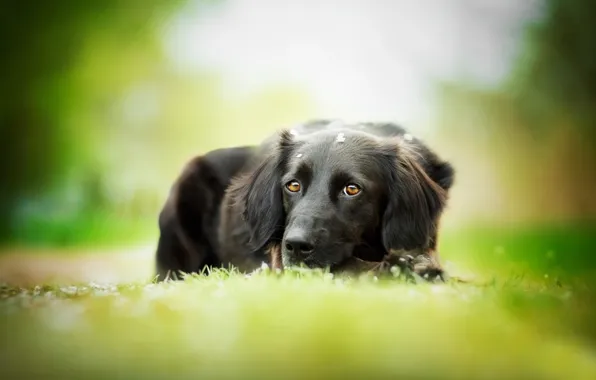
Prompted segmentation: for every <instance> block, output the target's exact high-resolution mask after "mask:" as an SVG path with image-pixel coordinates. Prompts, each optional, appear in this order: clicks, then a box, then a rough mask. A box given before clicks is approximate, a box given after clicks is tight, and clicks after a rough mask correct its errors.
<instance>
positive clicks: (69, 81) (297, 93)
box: [0, 0, 596, 283]
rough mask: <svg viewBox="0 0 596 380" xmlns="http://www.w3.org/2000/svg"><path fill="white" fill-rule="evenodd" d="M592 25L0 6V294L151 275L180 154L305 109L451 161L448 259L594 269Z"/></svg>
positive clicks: (220, 9)
mask: <svg viewBox="0 0 596 380" xmlns="http://www.w3.org/2000/svg"><path fill="white" fill-rule="evenodd" d="M594 19H596V3H595V2H593V1H580V0H543V1H538V0H533V1H517V0H452V1H449V2H436V1H430V0H419V1H416V2H412V1H401V0H400V1H397V0H378V1H366V0H350V1H339V0H325V1H316V2H315V1H279V0H277V1H275V0H228V1H215V0H213V1H206V0H205V1H199V0H128V1H117V0H101V1H100V0H88V1H86V2H81V1H76V0H54V1H52V2H37V4H36V5H35V6H32V5H30V3H28V2H22V1H16V0H5V1H4V2H3V7H2V11H1V12H0V31H1V35H2V36H3V38H2V40H1V41H0V49H1V50H0V51H1V56H2V59H1V60H0V128H1V130H0V131H1V132H0V133H1V134H0V150H1V151H2V155H3V159H2V160H1V161H0V178H1V183H0V212H1V213H2V218H0V243H1V246H2V249H1V251H0V282H6V281H8V282H15V283H25V282H40V281H62V282H66V281H79V280H80V281H88V280H94V281H128V280H133V279H142V278H148V277H149V276H151V275H152V274H153V273H152V271H153V263H154V260H153V254H154V249H155V244H156V242H157V238H158V229H157V216H158V213H159V210H160V208H161V206H162V204H163V202H164V201H165V199H166V197H167V193H168V190H169V187H170V186H171V184H172V182H173V180H174V179H175V178H176V176H177V175H178V174H179V172H180V170H181V168H182V166H183V165H184V163H185V162H186V161H187V160H188V159H189V158H191V157H192V156H194V155H197V154H202V153H205V152H206V151H208V150H210V149H215V148H220V147H224V146H232V145H239V144H250V143H258V142H259V141H260V140H261V139H262V138H264V137H266V136H267V135H269V134H270V133H271V132H273V131H275V130H276V129H279V128H282V127H287V126H291V125H293V124H295V123H299V122H302V121H305V120H308V119H312V118H342V119H345V120H350V121H351V120H367V121H371V120H374V121H383V120H389V121H395V122H397V123H400V124H402V125H403V126H405V127H406V128H408V129H409V130H410V131H411V132H412V133H414V134H415V135H417V136H419V137H421V138H423V139H425V140H426V141H427V142H428V144H429V145H430V146H431V147H433V148H434V149H436V150H437V151H438V152H439V154H440V155H441V156H442V157H443V158H445V159H448V160H450V161H452V162H453V164H454V166H455V167H456V169H457V180H456V185H455V187H454V189H453V193H452V196H451V201H450V204H449V209H448V211H447V212H446V214H445V217H444V219H443V222H442V226H441V227H442V231H443V232H442V236H441V243H440V247H441V252H442V258H443V259H444V260H446V261H447V262H448V263H451V264H452V265H455V266H456V267H466V268H470V269H471V270H473V271H481V270H484V271H485V273H495V271H497V270H500V271H501V272H502V271H511V270H527V271H530V272H532V273H534V274H535V275H536V276H544V275H548V274H551V273H553V274H556V275H557V276H563V275H565V274H578V273H584V274H593V273H594V272H595V268H596V255H595V254H594V249H595V248H596V227H595V226H596V223H595V221H596V191H595V190H596V170H595V165H594V163H596V46H595V43H594V36H596V24H595V23H594V22H593V20H594ZM503 273H504V272H503Z"/></svg>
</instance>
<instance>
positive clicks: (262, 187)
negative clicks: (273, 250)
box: [230, 130, 292, 250]
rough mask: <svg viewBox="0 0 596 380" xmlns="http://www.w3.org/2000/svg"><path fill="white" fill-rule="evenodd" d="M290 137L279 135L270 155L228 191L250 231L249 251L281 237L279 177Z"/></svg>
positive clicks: (283, 134)
mask: <svg viewBox="0 0 596 380" xmlns="http://www.w3.org/2000/svg"><path fill="white" fill-rule="evenodd" d="M291 144H292V135H291V134H290V133H289V132H288V131H285V130H284V131H282V132H281V133H280V134H279V136H278V138H277V141H276V142H275V143H274V146H273V147H272V149H271V152H268V153H265V157H260V158H259V159H260V163H259V164H258V165H257V166H256V168H255V169H254V170H252V171H251V172H249V173H247V174H245V175H244V176H242V177H241V178H238V179H237V180H236V181H235V182H234V184H233V185H232V187H231V188H230V192H231V194H230V195H231V196H232V198H233V199H234V204H235V205H236V206H238V207H239V209H240V210H241V214H242V217H243V219H244V220H245V222H246V223H247V224H248V228H249V231H250V241H249V245H250V247H251V248H252V249H253V250H258V249H260V248H262V247H263V246H265V245H266V244H267V242H269V241H270V240H271V239H274V238H276V237H277V238H279V239H281V236H282V234H283V226H284V219H285V212H284V207H283V198H282V189H281V176H282V173H283V170H284V168H285V165H286V160H287V151H288V149H289V147H290V145H291Z"/></svg>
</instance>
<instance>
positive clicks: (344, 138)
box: [291, 130, 377, 171]
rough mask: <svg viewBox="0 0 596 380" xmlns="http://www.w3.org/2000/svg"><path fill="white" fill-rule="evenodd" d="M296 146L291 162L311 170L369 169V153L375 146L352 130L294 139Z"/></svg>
mask: <svg viewBox="0 0 596 380" xmlns="http://www.w3.org/2000/svg"><path fill="white" fill-rule="evenodd" d="M296 142H297V146H296V149H295V150H294V151H293V154H292V157H291V161H292V162H293V163H294V164H296V165H297V164H299V163H304V162H306V163H307V164H308V166H311V167H312V168H313V169H315V170H317V169H320V170H323V171H325V170H326V169H339V170H341V169H343V170H347V171H350V170H358V169H359V168H360V167H361V166H363V165H365V166H369V162H370V157H371V154H372V153H374V151H375V150H376V147H377V140H376V138H375V137H374V136H371V135H369V134H367V133H361V132H358V131H353V130H335V131H321V132H318V133H314V134H311V135H308V136H303V137H301V136H297V138H296Z"/></svg>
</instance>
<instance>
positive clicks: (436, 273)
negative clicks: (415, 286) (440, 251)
mask: <svg viewBox="0 0 596 380" xmlns="http://www.w3.org/2000/svg"><path fill="white" fill-rule="evenodd" d="M412 272H413V273H415V274H416V275H417V276H420V277H422V278H423V279H424V280H426V281H429V282H447V280H448V279H449V278H448V276H447V272H445V270H444V269H443V268H442V267H441V265H440V264H439V262H438V261H437V260H436V258H434V257H433V256H431V255H429V254H421V255H418V256H416V257H415V258H414V260H412Z"/></svg>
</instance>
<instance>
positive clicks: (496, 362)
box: [0, 227, 596, 379]
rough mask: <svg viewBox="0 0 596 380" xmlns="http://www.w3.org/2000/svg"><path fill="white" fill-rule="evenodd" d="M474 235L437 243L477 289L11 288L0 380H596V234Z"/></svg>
mask: <svg viewBox="0 0 596 380" xmlns="http://www.w3.org/2000/svg"><path fill="white" fill-rule="evenodd" d="M469 234H472V232H469V233H468V234H467V235H466V236H468V238H463V236H464V235H462V234H455V233H446V234H445V236H444V240H443V241H444V242H443V244H442V245H443V248H442V250H443V252H444V253H443V257H444V259H445V261H447V262H448V265H449V266H452V267H453V268H454V269H453V272H455V274H457V272H466V273H470V272H471V273H474V274H476V275H477V276H476V278H475V280H474V281H473V282H472V283H469V284H459V283H449V284H444V285H431V284H407V283H404V282H403V281H402V280H400V279H391V278H387V279H377V278H374V277H371V276H364V277H352V278H348V277H337V276H331V275H330V274H328V273H324V272H322V271H298V270H293V271H288V272H286V273H285V274H284V275H283V276H278V275H276V274H274V273H270V272H268V271H262V272H260V273H257V274H254V275H252V276H250V277H247V276H243V275H240V274H238V273H234V272H227V271H223V270H222V271H217V272H215V273H212V274H211V275H210V276H190V277H188V278H186V280H185V281H182V282H170V283H162V284H153V283H152V282H151V281H150V280H149V279H148V280H147V281H133V282H121V283H119V284H105V283H104V284H100V283H95V282H84V283H76V284H54V285H41V284H40V285H37V286H35V285H34V284H30V285H28V286H24V285H23V286H20V287H19V286H14V285H4V286H3V287H2V288H1V289H0V299H1V300H0V326H2V330H1V334H2V337H1V339H0V347H1V352H2V355H1V356H0V378H15V379H16V378H24V379H30V378H110V379H115V378H118V379H137V378H139V379H157V378H168V379H170V378H193V379H203V378H204V379H222V378H242V379H265V378H271V379H304V378H342V379H345V378H355V379H360V378H362V379H364V378H402V379H434V378H436V379H439V378H440V379H596V322H595V321H596V311H595V309H596V303H595V302H596V292H595V291H594V284H595V282H596V281H594V280H592V274H593V273H594V266H593V264H592V262H593V259H591V258H590V256H591V255H592V254H591V252H588V251H587V250H590V249H593V248H594V247H596V244H594V245H593V243H594V239H595V234H594V229H592V228H591V227H574V228H571V229H569V228H567V229H565V228H562V227H550V228H543V227H541V228H536V229H532V230H524V231H520V230H492V231H488V230H485V231H483V230H481V229H476V230H474V233H473V234H472V235H469ZM469 236H474V238H470V237H469ZM472 253H474V254H472ZM582 260H583V261H582ZM578 261H579V263H578ZM582 262H583V264H582ZM129 265H130V264H129Z"/></svg>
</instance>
